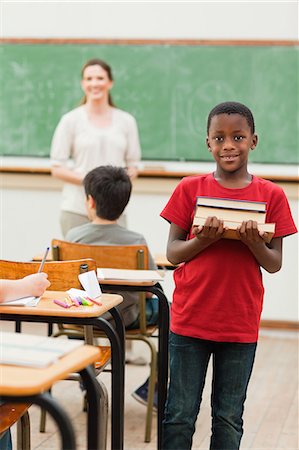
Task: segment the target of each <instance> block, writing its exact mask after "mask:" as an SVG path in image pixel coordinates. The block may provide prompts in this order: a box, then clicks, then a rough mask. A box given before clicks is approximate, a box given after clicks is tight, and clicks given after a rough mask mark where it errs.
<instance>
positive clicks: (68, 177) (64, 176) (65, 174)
mask: <svg viewBox="0 0 299 450" xmlns="http://www.w3.org/2000/svg"><path fill="white" fill-rule="evenodd" d="M51 173H52V175H53V177H55V178H58V179H59V180H62V181H65V182H66V183H72V184H82V181H83V178H84V177H83V175H81V174H79V173H76V172H74V171H73V170H72V169H68V168H67V167H63V166H59V165H54V164H53V166H52V167H51Z"/></svg>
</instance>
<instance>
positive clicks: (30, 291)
mask: <svg viewBox="0 0 299 450" xmlns="http://www.w3.org/2000/svg"><path fill="white" fill-rule="evenodd" d="M20 282H22V283H23V286H24V292H27V295H29V296H31V295H32V296H34V297H40V296H41V295H43V293H44V292H45V290H46V289H47V288H48V287H49V286H50V284H51V283H50V281H49V280H48V275H47V274H46V273H44V272H41V273H33V274H32V275H28V276H27V277H24V278H22V280H20Z"/></svg>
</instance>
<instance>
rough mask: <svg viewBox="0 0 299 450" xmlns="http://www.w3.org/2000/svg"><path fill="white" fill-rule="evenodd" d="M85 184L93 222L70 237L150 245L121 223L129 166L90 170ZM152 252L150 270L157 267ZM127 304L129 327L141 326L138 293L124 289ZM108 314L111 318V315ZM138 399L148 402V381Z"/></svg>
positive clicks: (149, 310)
mask: <svg viewBox="0 0 299 450" xmlns="http://www.w3.org/2000/svg"><path fill="white" fill-rule="evenodd" d="M83 185H84V189H85V194H86V206H87V213H88V217H89V220H90V223H87V224H84V225H81V226H79V227H76V228H73V229H71V230H69V231H68V233H67V235H66V240H67V241H69V242H78V243H81V244H89V245H138V244H141V245H147V243H146V240H145V238H144V237H143V236H142V235H141V234H139V233H136V232H135V231H131V230H128V229H127V228H124V227H122V226H121V225H119V224H118V223H117V219H118V218H119V217H120V216H121V214H122V213H123V211H124V209H125V207H126V206H127V204H128V202H129V199H130V196H131V191H132V183H131V180H130V178H129V176H128V175H127V172H126V170H125V169H123V168H121V167H114V166H99V167H96V168H95V169H93V170H92V171H91V172H89V173H88V174H87V175H86V176H85V178H84V180H83ZM156 268H157V267H156V264H155V263H154V260H153V258H152V256H151V255H150V254H149V269H156ZM121 295H122V296H123V298H124V301H123V303H121V304H120V305H119V311H120V313H121V314H122V318H123V320H124V324H125V327H126V328H128V329H134V328H138V327H139V304H138V293H133V292H122V293H121ZM158 308H159V306H158V299H157V298H156V297H150V298H147V299H146V319H147V324H148V325H155V324H156V323H157V322H158ZM106 314H107V316H105V315H104V317H105V318H106V319H108V320H109V319H110V314H109V313H106ZM133 395H134V398H136V399H137V400H140V401H142V403H145V402H146V399H147V383H145V385H143V386H142V387H141V388H139V389H138V390H137V391H135V393H134V394H133Z"/></svg>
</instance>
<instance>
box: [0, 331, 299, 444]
mask: <svg viewBox="0 0 299 450" xmlns="http://www.w3.org/2000/svg"><path fill="white" fill-rule="evenodd" d="M10 327H11V324H8V323H5V322H4V325H3V326H2V329H6V330H8V329H11V328H10ZM29 327H30V328H29ZM32 327H35V328H34V329H33V328H32ZM38 327H43V326H42V325H37V324H32V325H30V324H27V325H25V329H24V331H27V332H28V333H29V332H37V333H40V332H43V333H44V329H43V331H41V328H38ZM134 345H135V344H134ZM134 349H135V353H136V354H140V355H143V356H144V352H145V346H144V345H142V343H140V344H137V346H136V347H134ZM147 375H148V367H147V366H132V365H127V366H126V395H125V449H126V450H143V449H147V450H155V449H156V448H157V447H156V420H154V425H153V430H152V441H151V443H148V444H146V443H144V442H143V438H144V425H145V407H144V406H143V405H141V404H139V403H138V402H136V400H134V399H133V398H132V397H131V392H132V391H133V390H134V389H135V388H136V387H137V386H139V384H141V383H142V382H143V381H144V380H145V379H146V377H147ZM101 379H102V380H103V381H104V382H105V383H106V384H107V386H108V389H109V386H110V375H109V374H102V375H101ZM210 379H211V373H210V371H209V373H208V380H207V383H206V388H205V393H204V398H203V403H202V408H201V412H200V415H199V418H198V421H197V429H196V433H195V436H194V442H193V449H194V450H195V449H196V450H204V449H205V450H207V449H208V448H209V436H210V407H209V396H210V382H209V381H210ZM53 395H54V397H55V398H57V399H59V401H60V402H61V404H62V405H63V407H64V408H65V409H66V410H67V411H68V413H69V415H70V417H71V418H72V422H73V424H74V427H75V430H76V435H77V443H78V450H83V449H86V436H85V434H86V433H85V421H86V415H85V413H83V412H82V394H81V391H80V389H79V386H78V383H77V382H74V381H63V382H59V383H57V384H56V385H55V386H54V389H53ZM39 414H40V413H39V409H38V407H34V406H33V407H31V409H30V417H31V437H32V442H31V448H32V450H42V449H43V450H52V449H55V450H58V449H59V448H60V446H59V437H58V434H57V430H56V428H55V425H54V423H52V421H51V420H50V419H49V421H48V423H47V431H46V433H43V434H42V433H39V431H38V422H39ZM155 418H156V416H155ZM244 422H245V425H244V428H245V433H244V437H243V440H242V446H241V448H242V449H243V450H245V449H252V450H262V449H263V450H278V449H281V450H298V449H299V440H298V333H296V332H281V331H276V332H275V331H268V330H264V331H261V335H260V340H259V345H258V351H257V357H256V362H255V366H254V371H253V375H252V378H251V383H250V387H249V390H248V398H247V401H246V408H245V414H244ZM13 439H14V440H15V430H13ZM107 448H108V449H109V443H108V447H107ZM175 450H183V449H175Z"/></svg>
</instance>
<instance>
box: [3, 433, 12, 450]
mask: <svg viewBox="0 0 299 450" xmlns="http://www.w3.org/2000/svg"><path fill="white" fill-rule="evenodd" d="M0 450H12V442H11V434H10V430H7V431H6V432H5V433H4V434H3V435H2V436H1V438H0Z"/></svg>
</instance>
